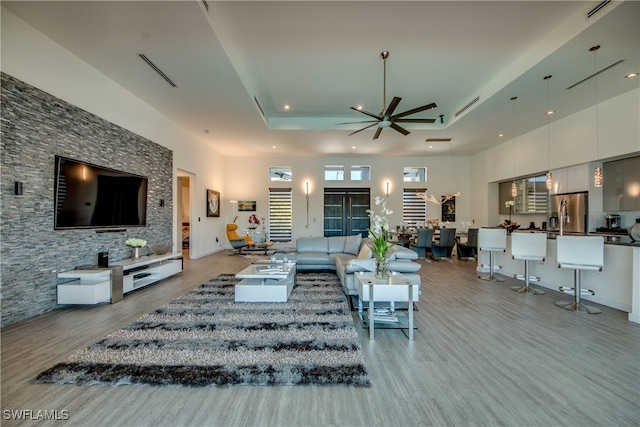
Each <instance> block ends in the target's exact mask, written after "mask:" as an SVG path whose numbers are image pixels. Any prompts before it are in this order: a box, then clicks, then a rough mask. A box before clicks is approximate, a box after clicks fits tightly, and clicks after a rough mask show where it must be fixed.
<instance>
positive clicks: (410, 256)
mask: <svg viewBox="0 0 640 427" xmlns="http://www.w3.org/2000/svg"><path fill="white" fill-rule="evenodd" d="M389 259H390V260H394V259H406V260H414V259H418V253H417V252H415V251H412V250H411V249H407V248H405V247H404V246H400V245H393V246H392V247H391V249H390V250H389Z"/></svg>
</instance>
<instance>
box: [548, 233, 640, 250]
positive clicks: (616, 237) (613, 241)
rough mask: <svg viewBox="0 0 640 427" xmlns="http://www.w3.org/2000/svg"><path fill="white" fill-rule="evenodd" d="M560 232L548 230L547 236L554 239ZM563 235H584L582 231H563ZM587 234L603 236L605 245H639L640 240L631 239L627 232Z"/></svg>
mask: <svg viewBox="0 0 640 427" xmlns="http://www.w3.org/2000/svg"><path fill="white" fill-rule="evenodd" d="M559 235H560V233H559V232H557V231H548V232H547V238H548V239H554V240H555V238H556V237H557V236H559ZM564 235H565V236H585V234H582V233H564ZM587 235H588V236H602V237H604V243H605V245H619V246H632V247H640V241H637V240H632V239H631V237H629V235H628V234H610V233H603V232H590V233H589V234H587Z"/></svg>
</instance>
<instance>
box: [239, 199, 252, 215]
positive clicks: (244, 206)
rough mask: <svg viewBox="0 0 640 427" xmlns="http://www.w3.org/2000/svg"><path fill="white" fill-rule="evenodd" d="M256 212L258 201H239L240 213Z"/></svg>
mask: <svg viewBox="0 0 640 427" xmlns="http://www.w3.org/2000/svg"><path fill="white" fill-rule="evenodd" d="M255 211H256V201H255V200H253V201H251V200H239V201H238V212H255Z"/></svg>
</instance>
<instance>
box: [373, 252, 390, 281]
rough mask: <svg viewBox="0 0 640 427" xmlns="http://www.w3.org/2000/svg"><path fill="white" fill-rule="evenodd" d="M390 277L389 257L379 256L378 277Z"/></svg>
mask: <svg viewBox="0 0 640 427" xmlns="http://www.w3.org/2000/svg"><path fill="white" fill-rule="evenodd" d="M388 278H389V258H388V257H386V256H385V257H384V258H377V259H376V279H388Z"/></svg>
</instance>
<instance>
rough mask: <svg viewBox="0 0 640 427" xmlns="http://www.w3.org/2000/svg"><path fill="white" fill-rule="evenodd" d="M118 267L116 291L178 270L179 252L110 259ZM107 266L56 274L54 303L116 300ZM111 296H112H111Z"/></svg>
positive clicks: (134, 287) (148, 281)
mask: <svg viewBox="0 0 640 427" xmlns="http://www.w3.org/2000/svg"><path fill="white" fill-rule="evenodd" d="M110 267H122V272H123V277H122V287H121V289H117V290H116V293H121V294H122V293H124V294H126V293H127V292H131V291H134V290H136V289H140V288H142V287H144V286H147V285H150V284H152V283H155V282H157V281H159V280H162V279H165V278H167V277H169V276H173V275H174V274H176V273H180V272H181V271H182V254H180V253H173V254H166V255H149V256H145V257H141V258H135V259H125V260H122V261H117V262H113V263H111V264H110ZM112 276H113V274H112V269H111V268H93V269H86V270H85V269H77V270H71V271H65V272H64V273H59V274H58V280H60V281H61V283H59V284H58V304H98V303H101V302H110V301H112V302H117V301H118V300H119V299H118V298H117V296H116V295H114V291H113V289H114V283H113V280H112ZM114 297H115V298H114Z"/></svg>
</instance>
